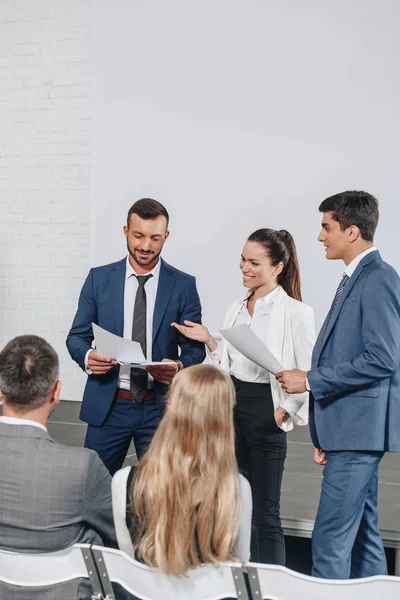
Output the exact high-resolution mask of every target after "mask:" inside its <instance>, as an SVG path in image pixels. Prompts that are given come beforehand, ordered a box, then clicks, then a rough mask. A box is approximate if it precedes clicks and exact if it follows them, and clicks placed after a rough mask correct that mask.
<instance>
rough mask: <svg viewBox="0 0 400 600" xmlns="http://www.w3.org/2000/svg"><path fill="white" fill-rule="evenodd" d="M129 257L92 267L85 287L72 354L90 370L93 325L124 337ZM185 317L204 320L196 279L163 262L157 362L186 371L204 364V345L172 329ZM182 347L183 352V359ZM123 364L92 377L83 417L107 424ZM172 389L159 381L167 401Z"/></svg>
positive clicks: (155, 337)
mask: <svg viewBox="0 0 400 600" xmlns="http://www.w3.org/2000/svg"><path fill="white" fill-rule="evenodd" d="M125 274H126V258H124V259H123V260H121V261H119V262H116V263H112V264H110V265H105V266H102V267H96V268H94V269H91V270H90V272H89V275H88V276H87V278H86V281H85V283H84V285H83V288H82V291H81V294H80V297H79V303H78V310H77V313H76V315H75V319H74V322H73V323H72V327H71V330H70V332H69V334H68V337H67V348H68V351H69V353H70V355H71V357H72V358H73V360H75V361H76V362H77V363H78V365H79V366H80V367H81V368H82V369H83V370H84V369H85V356H86V352H87V351H88V350H89V349H90V348H91V347H92V341H93V332H92V323H97V324H98V325H100V327H103V328H104V329H107V331H111V333H115V334H116V335H119V336H121V337H122V336H123V328H124V289H125ZM185 319H188V320H190V321H194V322H195V323H200V322H201V304H200V298H199V295H198V293H197V288H196V280H195V278H194V277H192V276H191V275H188V274H187V273H183V272H182V271H178V269H175V268H174V267H171V266H170V265H168V264H167V263H166V262H164V261H163V260H161V267H160V279H159V282H158V288H157V296H156V303H155V307H154V315H153V346H152V350H153V352H152V353H153V360H154V361H160V360H162V359H163V358H172V359H177V358H179V360H180V361H181V362H182V364H183V366H184V367H189V366H190V365H193V364H196V363H201V362H202V361H203V360H204V358H205V350H204V344H202V343H199V342H195V341H193V340H189V339H187V338H185V337H183V336H181V335H180V334H179V332H178V331H177V330H176V329H175V328H174V327H171V323H172V322H174V321H175V322H177V323H182V322H183V321H184V320H185ZM178 347H180V349H181V354H180V356H179V355H178ZM118 375H119V366H116V367H114V368H113V369H111V370H110V371H109V372H108V373H106V374H105V375H89V376H88V380H87V382H86V387H85V391H84V394H83V401H82V409H81V414H80V418H81V419H82V420H83V421H86V422H87V423H90V424H91V425H101V424H102V423H103V422H104V420H105V418H106V416H107V413H108V412H109V410H110V407H111V404H112V401H113V399H114V396H115V392H116V389H117V383H118ZM167 388H168V386H166V385H163V384H161V383H158V382H157V381H155V391H156V397H157V400H158V401H159V402H162V401H163V400H164V396H165V393H166V391H167Z"/></svg>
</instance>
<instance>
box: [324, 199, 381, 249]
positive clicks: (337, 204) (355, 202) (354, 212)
mask: <svg viewBox="0 0 400 600" xmlns="http://www.w3.org/2000/svg"><path fill="white" fill-rule="evenodd" d="M319 211H320V212H323V213H327V212H331V213H332V218H333V219H335V221H337V222H338V223H339V224H340V229H341V230H342V231H344V230H345V229H347V228H348V227H350V226H351V225H356V226H357V227H358V228H359V230H360V232H361V236H362V238H363V240H365V241H366V242H372V241H373V239H374V234H375V231H376V228H377V225H378V221H379V203H378V200H377V199H376V198H375V197H374V196H373V195H372V194H369V193H368V192H362V191H351V192H350V191H349V192H341V193H340V194H335V196H330V197H329V198H326V200H324V201H323V202H322V203H321V204H320V206H319Z"/></svg>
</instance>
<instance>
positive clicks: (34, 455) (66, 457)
mask: <svg viewBox="0 0 400 600" xmlns="http://www.w3.org/2000/svg"><path fill="white" fill-rule="evenodd" d="M0 456H1V460H0V482H1V493H0V547H1V548H2V549H4V550H8V551H11V552H52V551H55V550H61V549H62V548H66V547H68V546H71V545H72V544H75V543H77V542H80V543H88V544H105V545H109V544H112V545H115V544H116V538H115V532H114V525H113V517H112V502H111V477H110V475H109V473H108V471H107V469H106V468H105V466H104V465H103V463H102V462H101V460H100V458H99V457H98V455H97V454H96V453H95V452H94V451H93V450H87V449H85V448H74V447H68V446H63V445H61V444H58V443H57V442H55V441H54V440H53V439H52V438H51V437H50V435H49V434H48V433H47V432H46V431H44V430H43V429H40V428H38V427H33V426H31V425H11V424H6V423H1V422H0ZM64 587H65V586H64ZM56 593H57V590H56V589H54V590H52V591H50V590H49V595H47V594H46V595H43V593H42V594H40V593H39V592H38V590H36V594H37V595H36V596H35V592H34V591H32V592H30V593H29V595H28V596H27V597H29V598H30V599H33V598H39V597H40V598H49V599H53V598H60V599H61V598H63V600H65V599H66V598H68V599H69V598H70V597H71V598H80V597H85V596H84V595H82V594H80V593H79V592H78V584H77V582H70V583H69V584H67V586H66V589H64V590H63V591H62V592H61V593H60V594H59V595H56ZM1 597H7V598H13V597H14V595H13V592H12V591H9V592H8V596H3V595H2V596H1ZM15 597H18V598H22V597H25V596H23V595H22V594H21V595H18V596H15Z"/></svg>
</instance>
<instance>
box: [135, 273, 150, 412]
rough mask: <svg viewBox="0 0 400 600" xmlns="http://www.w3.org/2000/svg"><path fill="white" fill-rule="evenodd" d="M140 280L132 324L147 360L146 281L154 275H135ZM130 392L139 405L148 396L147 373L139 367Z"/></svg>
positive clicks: (136, 339) (136, 338)
mask: <svg viewBox="0 0 400 600" xmlns="http://www.w3.org/2000/svg"><path fill="white" fill-rule="evenodd" d="M135 277H136V278H137V280H138V283H139V286H138V289H137V292H136V298H135V308H134V311H133V323H132V340H133V341H134V342H139V344H140V346H141V348H142V352H143V354H144V357H145V359H147V355H146V349H147V348H146V346H147V343H146V325H147V319H146V290H145V289H144V286H145V283H146V281H148V280H149V279H150V277H152V275H135ZM130 392H131V395H132V398H133V399H134V400H135V401H136V402H138V403H139V404H140V403H141V402H143V398H144V397H145V396H146V394H147V371H145V370H144V369H139V368H138V367H131V384H130Z"/></svg>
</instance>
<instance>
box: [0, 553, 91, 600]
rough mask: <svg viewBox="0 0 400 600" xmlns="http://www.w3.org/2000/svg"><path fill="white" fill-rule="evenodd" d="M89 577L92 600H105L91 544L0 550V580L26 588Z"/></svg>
mask: <svg viewBox="0 0 400 600" xmlns="http://www.w3.org/2000/svg"><path fill="white" fill-rule="evenodd" d="M80 578H84V579H89V580H90V583H91V586H92V590H93V594H92V596H91V598H92V600H102V598H103V595H102V588H101V585H100V581H99V578H98V575H97V571H96V566H95V564H94V560H93V556H92V553H91V551H90V545H89V544H75V545H74V546H70V547H69V548H65V550H60V551H58V552H49V553H43V554H23V553H15V552H6V551H5V550H0V581H2V582H4V583H8V584H11V585H18V586H23V587H27V586H29V587H38V588H40V587H45V586H52V585H57V584H60V583H65V582H67V581H72V580H73V579H80Z"/></svg>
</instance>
